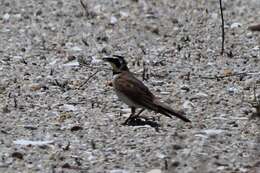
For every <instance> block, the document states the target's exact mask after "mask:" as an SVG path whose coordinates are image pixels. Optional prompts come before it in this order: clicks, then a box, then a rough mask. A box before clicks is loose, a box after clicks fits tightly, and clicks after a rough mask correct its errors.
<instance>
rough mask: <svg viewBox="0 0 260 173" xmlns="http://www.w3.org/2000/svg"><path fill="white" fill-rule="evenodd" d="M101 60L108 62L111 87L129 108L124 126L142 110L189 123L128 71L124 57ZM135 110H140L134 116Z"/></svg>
mask: <svg viewBox="0 0 260 173" xmlns="http://www.w3.org/2000/svg"><path fill="white" fill-rule="evenodd" d="M103 60H104V61H106V62H109V63H110V64H111V66H112V69H113V75H114V78H113V81H112V85H113V87H114V89H115V92H116V94H117V96H118V97H119V99H120V100H122V101H123V102H124V103H126V104H127V105H128V106H129V107H130V108H131V115H130V116H129V118H127V120H126V121H125V122H124V124H128V123H129V122H130V120H132V119H133V118H134V119H135V118H137V117H138V116H139V115H140V114H141V113H142V112H143V111H144V109H149V110H152V111H155V112H158V113H161V114H163V115H166V116H167V117H170V118H172V117H171V115H173V116H176V117H178V118H180V119H181V120H183V121H185V122H190V120H189V119H188V118H186V117H185V116H183V115H181V114H180V113H178V112H176V111H174V110H173V109H171V108H170V107H169V106H168V105H166V104H165V103H162V102H161V101H160V100H159V99H158V98H157V97H155V96H154V95H153V94H152V93H151V92H150V90H149V89H148V88H147V87H146V86H145V85H144V84H143V82H141V81H140V80H138V79H137V78H136V77H135V76H134V74H133V73H131V72H130V71H129V69H128V67H127V62H126V61H125V59H124V57H122V56H118V55H114V56H113V57H109V58H103ZM136 108H142V109H141V110H140V112H139V113H138V114H135V110H136Z"/></svg>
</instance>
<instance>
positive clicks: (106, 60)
mask: <svg viewBox="0 0 260 173" xmlns="http://www.w3.org/2000/svg"><path fill="white" fill-rule="evenodd" d="M112 59H113V58H102V60H103V61H105V62H111V61H112Z"/></svg>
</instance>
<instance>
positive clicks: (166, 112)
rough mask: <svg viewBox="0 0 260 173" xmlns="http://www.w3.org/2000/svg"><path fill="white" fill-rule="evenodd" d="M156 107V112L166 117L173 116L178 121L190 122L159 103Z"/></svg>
mask: <svg viewBox="0 0 260 173" xmlns="http://www.w3.org/2000/svg"><path fill="white" fill-rule="evenodd" d="M157 105H158V112H159V113H162V114H164V115H165V116H167V117H170V118H172V117H171V116H170V115H173V116H175V117H178V118H179V119H181V120H183V121H185V122H191V121H190V120H189V119H188V118H186V117H185V116H184V115H181V114H180V113H178V112H176V111H174V110H172V109H171V108H170V107H169V106H167V105H165V104H163V103H161V102H160V103H159V104H157Z"/></svg>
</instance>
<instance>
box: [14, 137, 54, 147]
mask: <svg viewBox="0 0 260 173" xmlns="http://www.w3.org/2000/svg"><path fill="white" fill-rule="evenodd" d="M52 143H54V141H30V140H25V139H20V140H16V141H14V144H16V145H38V146H44V145H48V144H52Z"/></svg>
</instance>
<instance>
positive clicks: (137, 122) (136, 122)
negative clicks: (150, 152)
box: [123, 117, 161, 132]
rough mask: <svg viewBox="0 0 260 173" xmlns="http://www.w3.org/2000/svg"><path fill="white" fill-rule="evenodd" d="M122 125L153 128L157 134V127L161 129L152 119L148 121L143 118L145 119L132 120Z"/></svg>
mask: <svg viewBox="0 0 260 173" xmlns="http://www.w3.org/2000/svg"><path fill="white" fill-rule="evenodd" d="M123 125H126V126H145V125H149V126H151V127H152V128H154V129H155V130H156V131H157V132H158V131H159V127H161V125H160V124H159V123H157V122H156V121H155V120H154V119H149V118H145V117H137V118H132V119H130V120H129V121H128V122H127V124H125V123H124V124H123Z"/></svg>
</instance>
